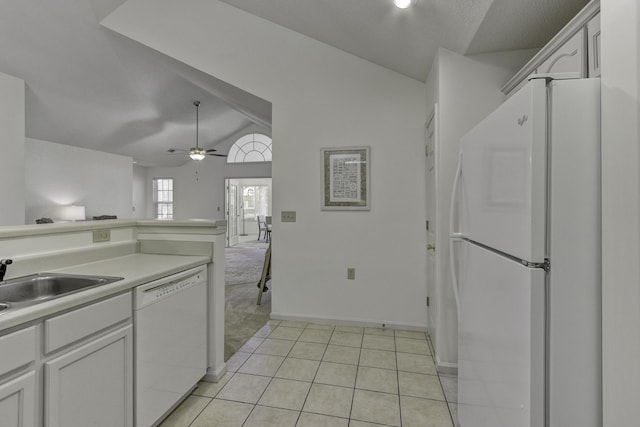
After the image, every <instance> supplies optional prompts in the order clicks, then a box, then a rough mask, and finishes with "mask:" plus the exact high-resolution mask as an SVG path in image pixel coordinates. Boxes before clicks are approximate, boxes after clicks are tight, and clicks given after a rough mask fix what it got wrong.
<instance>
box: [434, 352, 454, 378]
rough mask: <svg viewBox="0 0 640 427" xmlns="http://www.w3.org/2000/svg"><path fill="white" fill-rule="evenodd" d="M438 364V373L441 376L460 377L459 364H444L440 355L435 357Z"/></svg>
mask: <svg viewBox="0 0 640 427" xmlns="http://www.w3.org/2000/svg"><path fill="white" fill-rule="evenodd" d="M433 358H434V361H435V363H436V371H438V374H441V375H451V376H453V377H455V376H458V364H457V363H447V362H442V361H441V360H440V358H439V357H438V355H437V354H436V355H434V356H433Z"/></svg>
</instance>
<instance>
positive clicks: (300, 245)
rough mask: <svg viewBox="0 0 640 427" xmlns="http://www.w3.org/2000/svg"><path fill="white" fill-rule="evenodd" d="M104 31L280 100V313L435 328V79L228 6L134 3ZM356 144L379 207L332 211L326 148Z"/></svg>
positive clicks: (276, 251) (276, 167) (276, 254)
mask: <svg viewBox="0 0 640 427" xmlns="http://www.w3.org/2000/svg"><path fill="white" fill-rule="evenodd" d="M168 23H170V24H169V25H168ZM103 24H105V25H106V26H107V27H108V28H111V29H113V30H114V31H117V32H119V33H122V34H124V35H126V36H128V37H131V38H133V39H135V40H137V41H139V42H141V43H143V44H146V45H148V46H150V47H152V48H154V49H157V50H159V51H160V52H162V53H165V54H167V55H169V56H172V57H174V58H176V59H178V60H180V61H183V62H185V63H186V64H189V65H191V66H194V67H195V68H197V69H199V70H201V71H204V72H206V73H209V74H211V75H213V76H215V77H216V78H219V79H221V80H223V81H225V82H228V83H230V84H232V85H234V86H237V87H239V88H241V89H243V90H246V91H248V92H250V93H252V94H254V95H257V96H259V97H261V98H263V99H267V100H269V101H270V102H271V103H272V106H273V114H272V117H273V139H274V151H273V153H274V160H273V169H272V175H273V186H274V212H273V217H274V223H273V230H274V231H273V233H274V243H273V280H274V283H277V285H274V290H273V292H274V293H273V300H272V315H273V316H276V317H304V318H322V319H336V320H343V321H353V322H371V323H373V324H382V323H385V324H398V325H403V326H415V327H418V328H425V327H426V310H425V297H426V284H425V280H426V275H425V264H426V261H425V255H424V236H423V234H422V233H421V232H419V231H418V230H422V229H423V228H424V219H425V206H424V188H425V185H424V180H423V179H422V177H423V174H422V171H423V167H424V160H423V156H424V148H423V142H422V141H423V137H422V134H423V132H422V126H423V123H424V120H425V103H424V99H425V85H424V84H423V83H421V82H417V81H415V80H412V79H409V78H407V77H405V76H402V75H400V74H397V73H394V72H392V71H389V70H387V69H384V68H382V67H379V66H376V65H374V64H372V63H370V62H367V61H365V60H363V59H360V58H357V57H354V56H352V55H349V54H347V53H345V52H342V51H340V50H337V49H335V48H333V47H331V46H328V45H324V44H322V43H319V42H317V41H315V40H312V39H310V38H308V37H305V36H302V35H300V34H298V33H295V32H292V31H289V30H287V29H285V28H282V27H279V26H277V25H275V24H273V23H270V22H268V21H266V20H263V19H260V18H257V17H255V16H252V15H250V14H247V13H245V12H243V11H241V10H239V9H236V8H233V7H231V6H229V5H227V4H225V3H222V2H219V1H207V2H202V1H196V0H188V1H182V2H175V1H171V0H140V1H129V2H127V3H124V4H123V5H122V6H121V7H120V8H118V9H117V10H116V11H115V12H114V13H113V14H112V15H110V16H109V17H107V18H106V20H105V21H104V22H103ZM353 145H369V146H370V147H371V170H372V177H371V180H372V182H371V190H372V193H371V211H370V212H326V211H321V210H320V148H322V147H336V146H337V147H340V146H353ZM407 183H411V191H406V185H407ZM281 210H293V211H297V222H296V223H280V222H279V221H278V218H279V212H280V211H281ZM347 267H355V269H356V280H354V281H347V280H346V273H347Z"/></svg>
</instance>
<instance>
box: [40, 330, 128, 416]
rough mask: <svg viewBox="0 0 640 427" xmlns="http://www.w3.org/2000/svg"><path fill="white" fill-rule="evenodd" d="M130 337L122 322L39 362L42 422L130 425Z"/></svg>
mask: <svg viewBox="0 0 640 427" xmlns="http://www.w3.org/2000/svg"><path fill="white" fill-rule="evenodd" d="M132 338H133V333H132V327H131V326H127V327H124V328H122V329H119V330H116V331H114V332H112V333H110V334H108V335H106V336H103V337H100V338H98V339H96V340H94V341H91V342H89V343H88V344H86V345H84V346H82V347H79V348H77V349H75V350H72V351H70V352H68V353H66V354H64V355H62V356H60V357H58V358H56V359H53V360H51V361H49V362H47V363H46V364H45V408H44V417H45V425H46V426H47V427H86V426H92V427H117V426H122V427H131V426H132V425H133V404H132V403H133V372H132V366H133V341H132Z"/></svg>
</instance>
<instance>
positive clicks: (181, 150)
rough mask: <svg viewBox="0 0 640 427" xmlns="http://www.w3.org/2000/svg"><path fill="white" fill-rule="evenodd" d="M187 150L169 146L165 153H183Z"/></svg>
mask: <svg viewBox="0 0 640 427" xmlns="http://www.w3.org/2000/svg"><path fill="white" fill-rule="evenodd" d="M188 152H189V151H188V150H183V149H181V148H169V149H168V150H167V153H169V154H184V153H188Z"/></svg>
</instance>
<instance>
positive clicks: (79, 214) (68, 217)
mask: <svg viewBox="0 0 640 427" xmlns="http://www.w3.org/2000/svg"><path fill="white" fill-rule="evenodd" d="M60 219H61V220H63V221H82V220H84V219H86V216H85V211H84V206H76V205H71V206H64V207H63V208H62V209H61V210H60Z"/></svg>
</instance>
